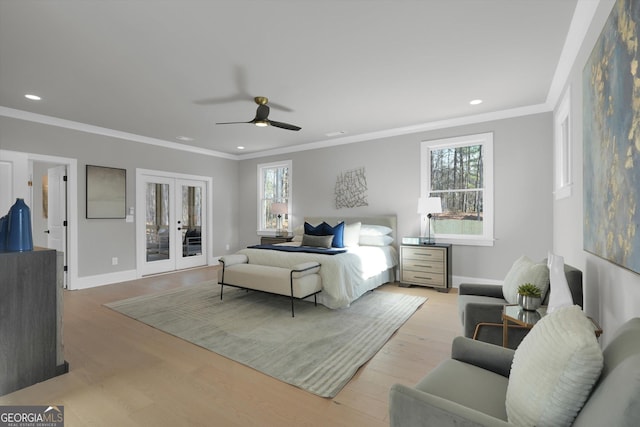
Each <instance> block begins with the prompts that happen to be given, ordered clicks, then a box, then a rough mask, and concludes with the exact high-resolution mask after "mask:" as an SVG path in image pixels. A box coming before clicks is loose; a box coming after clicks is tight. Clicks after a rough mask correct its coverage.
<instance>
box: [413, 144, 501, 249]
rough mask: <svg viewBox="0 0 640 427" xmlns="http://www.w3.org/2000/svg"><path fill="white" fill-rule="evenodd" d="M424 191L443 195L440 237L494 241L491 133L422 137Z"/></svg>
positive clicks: (436, 220)
mask: <svg viewBox="0 0 640 427" xmlns="http://www.w3.org/2000/svg"><path fill="white" fill-rule="evenodd" d="M420 194H421V196H422V197H440V200H441V204H442V213H438V214H434V215H433V217H432V218H431V224H432V227H433V231H434V233H435V237H436V239H437V240H438V241H440V242H447V243H455V244H467V245H478V246H493V133H483V134H478V135H468V136H462V137H456V138H447V139H439V140H434V141H423V142H422V145H421V192H420ZM423 220H424V218H423ZM423 223H424V221H423Z"/></svg>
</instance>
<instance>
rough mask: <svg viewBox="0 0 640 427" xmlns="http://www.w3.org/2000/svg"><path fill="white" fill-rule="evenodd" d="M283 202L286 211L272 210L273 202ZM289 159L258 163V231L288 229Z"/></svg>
mask: <svg viewBox="0 0 640 427" xmlns="http://www.w3.org/2000/svg"><path fill="white" fill-rule="evenodd" d="M280 203H284V204H285V205H286V206H287V213H285V214H281V215H280V218H278V214H277V213H275V212H273V210H274V209H273V208H274V207H275V206H274V204H280ZM290 212H291V160H285V161H282V162H277V163H263V164H259V165H258V232H262V233H267V234H269V233H271V232H277V231H278V230H285V231H290V230H291V228H290V224H289V213H290Z"/></svg>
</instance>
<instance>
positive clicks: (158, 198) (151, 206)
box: [146, 182, 171, 262]
mask: <svg viewBox="0 0 640 427" xmlns="http://www.w3.org/2000/svg"><path fill="white" fill-rule="evenodd" d="M146 197H147V211H146V235H147V239H146V241H147V261H148V262H151V261H159V260H165V259H169V247H170V246H169V245H170V244H171V237H170V236H171V234H170V233H169V184H156V183H151V182H150V183H147V195H146Z"/></svg>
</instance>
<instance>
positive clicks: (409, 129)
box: [238, 103, 553, 160]
mask: <svg viewBox="0 0 640 427" xmlns="http://www.w3.org/2000/svg"><path fill="white" fill-rule="evenodd" d="M552 110H553V107H552V106H550V105H548V104H546V103H545V104H537V105H530V106H527V107H520V108H512V109H509V110H502V111H494V112H491V113H484V114H476V115H472V116H465V117H459V118H455V119H447V120H439V121H435V122H429V123H423V124H418V125H411V126H405V127H400V128H394V129H387V130H383V131H379V132H370V133H362V134H359V135H350V136H345V137H341V138H336V139H332V140H322V141H316V142H309V143H307V144H300V145H295V146H290V147H283V148H276V149H273V150H265V151H259V152H255V153H247V154H242V155H239V156H238V158H239V159H240V160H247V159H256V158H260V157H267V156H275V155H280V154H288V153H295V152H298V151H308V150H316V149H319V148H327V147H335V146H338V145H344V144H352V143H355V142H364V141H373V140H377V139H382V138H391V137H395V136H401V135H409V134H413V133H419V132H427V131H432V130H436V129H446V128H451V127H456V126H464V125H470V124H476V123H484V122H490V121H494V120H502V119H510V118H513V117H520V116H528V115H531V114H538V113H546V112H550V111H552Z"/></svg>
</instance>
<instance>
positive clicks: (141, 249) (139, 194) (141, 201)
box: [136, 168, 216, 278]
mask: <svg viewBox="0 0 640 427" xmlns="http://www.w3.org/2000/svg"><path fill="white" fill-rule="evenodd" d="M143 176H155V177H161V178H169V179H175V180H181V179H184V180H192V181H201V182H204V183H205V187H206V188H205V192H206V198H207V201H206V210H207V214H206V218H205V221H206V227H207V230H208V232H207V235H206V236H203V242H202V244H203V245H205V247H206V259H205V265H212V264H214V263H215V262H216V260H214V258H213V254H212V252H213V244H212V242H213V239H212V237H211V236H212V235H213V179H212V178H211V177H209V176H199V175H189V174H182V173H175V172H167V171H159V170H152V169H139V168H137V169H136V212H137V213H138V214H137V215H136V275H137V277H138V278H140V277H143V276H144V275H145V274H143V273H144V265H145V262H146V237H145V236H146V217H145V214H144V212H145V210H146V189H145V188H144V186H143V185H142V183H143V182H144V181H145V180H144V179H143Z"/></svg>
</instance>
